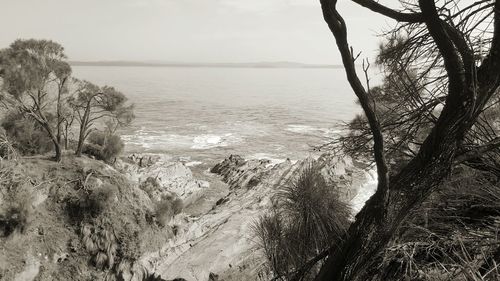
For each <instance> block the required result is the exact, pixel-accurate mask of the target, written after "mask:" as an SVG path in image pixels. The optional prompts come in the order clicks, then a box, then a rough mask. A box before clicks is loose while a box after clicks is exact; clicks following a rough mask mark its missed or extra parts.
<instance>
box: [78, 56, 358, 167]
mask: <svg viewBox="0 0 500 281" xmlns="http://www.w3.org/2000/svg"><path fill="white" fill-rule="evenodd" d="M73 72H74V75H75V76H76V77H78V78H81V79H86V80H89V81H92V82H94V83H96V84H98V85H110V86H114V87H116V88H117V89H118V90H120V91H122V92H123V93H124V94H125V95H126V96H127V97H128V98H129V100H130V101H131V102H132V103H134V104H135V114H136V119H135V120H134V122H133V124H132V125H131V126H130V127H127V128H124V129H122V130H121V131H120V133H121V134H122V138H123V139H124V141H125V143H126V151H127V152H128V153H134V152H149V153H165V154H169V155H172V156H176V157H182V158H183V159H185V160H186V161H189V163H191V164H192V165H195V164H200V163H207V164H208V163H214V162H217V161H220V160H222V159H224V158H225V157H227V156H229V155H230V154H239V155H242V156H244V157H246V158H267V159H271V160H274V161H276V162H278V161H281V160H282V159H286V158H290V159H300V158H303V157H306V156H309V155H312V154H317V152H314V151H313V150H312V148H313V147H315V146H318V145H321V144H323V143H325V142H327V141H328V140H329V139H331V138H332V137H334V136H335V135H336V134H339V133H340V128H341V126H340V125H341V124H342V123H343V122H348V121H349V120H350V119H352V118H353V117H354V116H355V114H357V113H359V112H360V108H359V106H358V105H356V104H355V102H354V101H355V96H354V94H353V93H352V91H351V90H350V87H349V85H348V83H347V81H346V79H345V74H344V72H343V70H342V69H291V68H288V69H287V68H276V69H274V68H208V67H200V68H196V67H108V66H74V67H73Z"/></svg>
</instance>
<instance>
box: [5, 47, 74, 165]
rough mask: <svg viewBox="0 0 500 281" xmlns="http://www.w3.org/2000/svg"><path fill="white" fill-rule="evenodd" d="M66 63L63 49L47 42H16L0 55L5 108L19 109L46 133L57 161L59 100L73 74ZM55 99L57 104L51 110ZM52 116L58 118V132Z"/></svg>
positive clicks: (58, 154) (59, 122)
mask: <svg viewBox="0 0 500 281" xmlns="http://www.w3.org/2000/svg"><path fill="white" fill-rule="evenodd" d="M65 59H66V56H65V54H64V49H63V47H62V46H61V45H59V44H57V43H55V42H53V41H48V40H35V39H30V40H16V41H15V42H14V43H12V44H11V45H10V46H9V48H6V49H3V50H1V51H0V69H1V70H2V71H1V72H0V78H2V85H1V98H2V101H3V104H4V105H6V106H7V107H10V108H14V107H15V108H18V109H19V110H20V111H21V112H22V114H23V115H25V116H29V117H30V118H32V119H33V120H34V121H36V122H37V123H38V124H39V125H40V126H41V127H42V128H43V130H45V131H46V133H47V135H48V136H49V137H50V139H51V140H52V142H53V144H54V149H55V152H56V155H55V159H56V161H60V160H61V147H60V143H59V141H60V130H59V129H60V125H61V121H60V113H61V112H60V98H61V95H62V93H63V91H65V81H66V80H67V78H68V77H69V75H70V74H71V67H70V66H69V64H68V63H67V62H66V61H65ZM54 95H56V96H57V98H56V99H57V101H58V102H57V104H56V105H55V108H56V109H55V110H52V109H53V108H54V105H53V98H52V97H51V96H54ZM49 115H53V116H56V119H57V126H56V130H54V128H53V127H52V126H51V124H50V120H49V119H50V117H49Z"/></svg>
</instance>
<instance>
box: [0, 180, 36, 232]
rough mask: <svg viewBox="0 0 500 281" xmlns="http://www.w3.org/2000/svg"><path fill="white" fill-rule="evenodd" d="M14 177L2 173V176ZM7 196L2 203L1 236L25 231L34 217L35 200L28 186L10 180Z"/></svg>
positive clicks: (0, 206)
mask: <svg viewBox="0 0 500 281" xmlns="http://www.w3.org/2000/svg"><path fill="white" fill-rule="evenodd" d="M4 175H6V176H8V177H12V175H11V174H4V173H2V175H0V177H1V176H4ZM7 186H9V187H10V188H11V189H10V190H8V193H7V194H6V195H7V196H6V197H4V200H3V203H2V205H0V237H7V236H10V235H11V234H13V233H15V232H17V233H24V232H25V230H26V229H27V228H28V226H29V224H30V223H31V220H32V218H33V211H34V209H33V205H32V204H33V200H32V197H31V192H30V189H29V187H28V186H25V185H23V184H20V183H17V182H12V181H10V182H9V183H8V184H7Z"/></svg>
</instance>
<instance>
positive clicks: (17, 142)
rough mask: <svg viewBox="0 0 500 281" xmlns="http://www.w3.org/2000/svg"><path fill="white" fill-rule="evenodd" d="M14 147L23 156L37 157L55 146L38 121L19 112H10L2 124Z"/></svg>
mask: <svg viewBox="0 0 500 281" xmlns="http://www.w3.org/2000/svg"><path fill="white" fill-rule="evenodd" d="M1 126H2V128H3V129H4V130H5V135H6V136H7V138H8V139H9V140H10V141H11V142H12V146H13V147H14V148H15V149H16V150H17V151H18V152H19V153H21V154H23V155H36V154H43V153H47V152H49V151H51V150H52V148H53V144H52V141H51V139H50V137H49V136H48V135H47V133H46V132H45V130H44V129H43V128H42V127H41V126H40V125H39V124H38V123H36V121H34V120H32V119H30V118H26V117H25V116H23V115H22V114H20V113H18V112H14V111H11V112H8V113H7V114H6V115H5V117H4V118H3V120H2V122H1Z"/></svg>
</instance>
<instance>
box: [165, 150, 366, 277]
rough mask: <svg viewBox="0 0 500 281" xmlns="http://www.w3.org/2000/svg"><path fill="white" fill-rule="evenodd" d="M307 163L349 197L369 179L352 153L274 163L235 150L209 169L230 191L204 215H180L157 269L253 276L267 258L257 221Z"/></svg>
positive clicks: (187, 274)
mask: <svg viewBox="0 0 500 281" xmlns="http://www.w3.org/2000/svg"><path fill="white" fill-rule="evenodd" d="M309 165H315V166H316V167H318V168H319V169H320V170H321V173H322V174H323V176H324V177H325V180H326V181H327V183H329V184H331V185H332V188H336V189H337V190H338V192H339V194H340V195H341V197H342V198H343V199H344V200H346V201H349V200H351V199H352V198H353V197H354V196H355V195H356V194H357V192H358V190H359V188H360V186H361V185H362V184H363V183H364V182H365V181H366V172H365V171H363V170H362V169H360V168H357V167H355V166H354V165H353V163H352V161H351V159H349V158H340V157H335V156H332V155H328V154H325V155H323V156H321V157H319V158H318V159H313V158H307V159H304V160H300V161H290V160H287V161H285V162H283V163H280V164H277V165H270V162H269V161H268V160H245V159H244V158H242V157H240V156H237V155H231V156H230V157H229V158H227V159H225V160H224V161H222V162H221V163H219V164H217V165H216V166H215V167H213V168H212V169H211V172H213V173H215V174H217V175H219V177H220V180H222V181H224V182H226V183H227V185H228V194H227V195H226V196H224V197H222V198H220V199H219V200H217V202H216V203H215V204H214V206H213V208H212V210H210V211H209V212H208V213H206V214H204V215H200V216H197V217H190V216H185V217H184V218H182V219H181V218H180V217H179V218H178V219H179V220H180V221H179V226H178V227H179V232H178V235H177V236H176V237H175V238H173V239H172V240H171V242H170V245H168V246H167V247H165V248H164V249H162V251H160V253H159V254H158V255H157V256H156V266H157V272H158V273H159V274H160V275H161V276H162V277H163V278H167V279H172V278H175V277H178V276H182V277H184V278H186V279H188V280H207V278H208V277H209V276H210V274H212V277H213V276H215V274H217V275H218V276H219V280H226V281H227V280H255V279H256V276H258V275H259V274H260V270H261V265H262V262H263V260H262V256H261V254H260V253H259V251H256V247H255V244H254V243H253V242H252V240H253V237H252V227H253V224H254V222H255V221H256V220H257V219H258V218H259V216H260V215H262V214H263V213H264V212H266V211H267V210H268V209H269V207H270V206H271V204H272V200H271V198H272V196H273V194H274V193H275V192H276V190H278V188H280V186H283V185H284V184H286V183H287V182H289V181H292V180H294V178H295V177H297V176H298V175H299V173H300V171H301V170H302V169H304V168H305V167H308V166H309Z"/></svg>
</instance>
